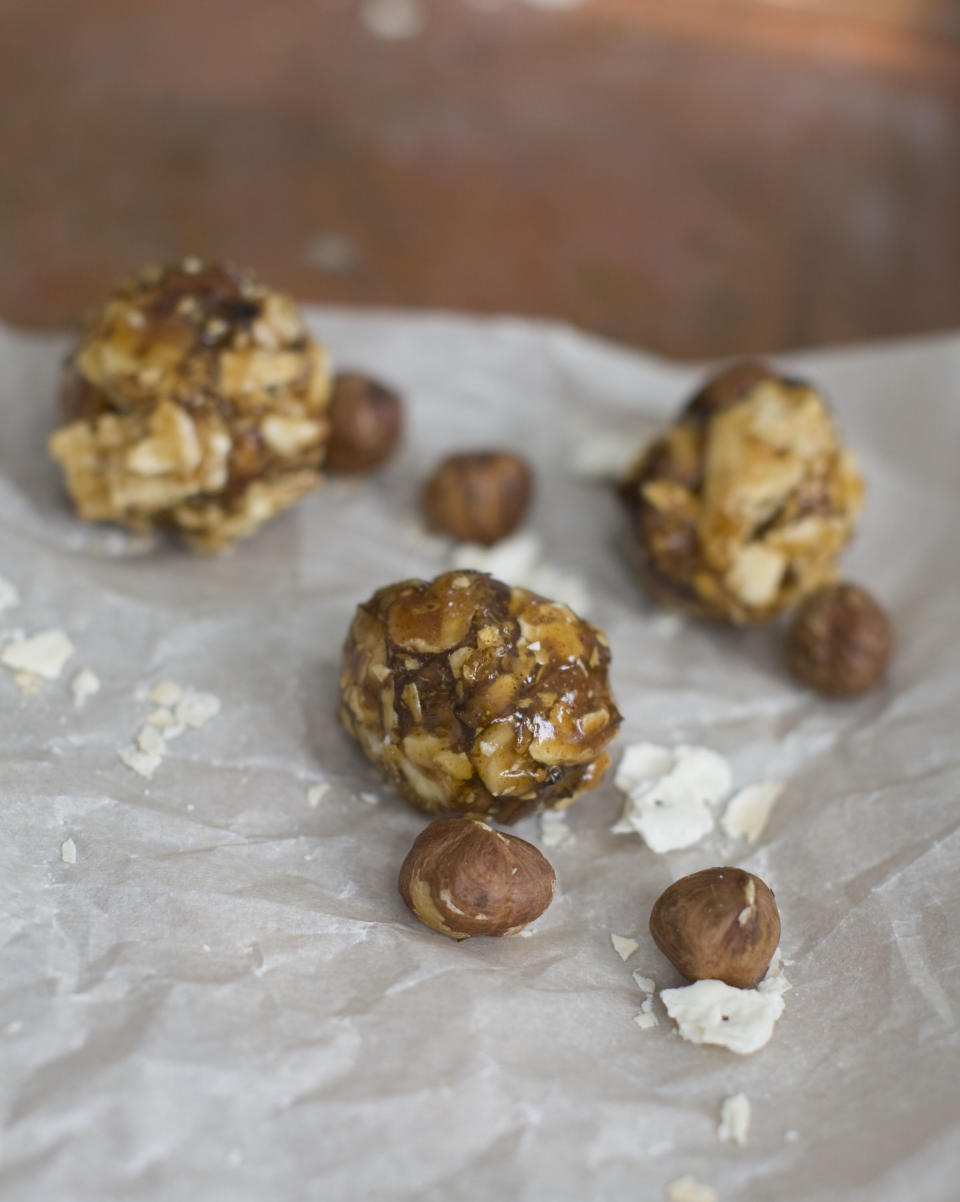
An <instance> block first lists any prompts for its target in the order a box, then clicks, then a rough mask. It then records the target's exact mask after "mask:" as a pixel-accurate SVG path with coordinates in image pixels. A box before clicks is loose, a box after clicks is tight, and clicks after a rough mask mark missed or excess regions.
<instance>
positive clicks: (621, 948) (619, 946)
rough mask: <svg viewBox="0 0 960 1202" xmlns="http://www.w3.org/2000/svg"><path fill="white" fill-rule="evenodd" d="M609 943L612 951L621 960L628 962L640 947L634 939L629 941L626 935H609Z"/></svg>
mask: <svg viewBox="0 0 960 1202" xmlns="http://www.w3.org/2000/svg"><path fill="white" fill-rule="evenodd" d="M610 942H611V943H612V944H613V950H614V951H615V952H616V953H617V955H618V956H619V957H620V959H621V960H629V959H630V957H631V956H632V955H633V953H634V952H635V951H636V950H637V948H638V947H639V946H640V944H639V943H638V942H637V940H636V939H631V938H630V937H629V936H627V935H614V934H611V935H610Z"/></svg>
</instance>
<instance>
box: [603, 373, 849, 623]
mask: <svg viewBox="0 0 960 1202" xmlns="http://www.w3.org/2000/svg"><path fill="white" fill-rule="evenodd" d="M620 492H621V496H622V498H623V500H624V502H625V504H626V506H627V509H628V511H629V514H630V518H631V532H632V547H633V551H634V552H635V558H636V561H637V566H638V570H639V573H640V577H641V580H642V581H643V583H644V584H645V585H646V587H647V588H648V590H649V591H650V592H651V593H652V594H653V596H654V597H656V598H657V599H658V600H660V601H662V602H663V603H665V604H667V605H671V606H674V607H677V608H680V609H682V610H684V611H685V612H687V613H689V614H691V615H693V616H696V617H704V618H713V619H718V620H720V621H726V622H734V623H737V624H746V623H750V622H758V621H763V620H765V619H767V618H770V617H772V616H773V615H774V614H776V613H779V612H780V611H782V610H784V609H786V608H788V607H790V606H791V605H793V604H795V603H796V602H797V601H798V600H799V599H800V598H802V597H804V596H805V595H806V594H808V593H809V592H811V591H812V590H814V589H816V588H819V587H820V586H821V585H822V584H824V583H826V582H828V581H830V580H832V579H833V577H834V574H835V571H836V560H837V556H838V554H839V552H840V550H841V549H842V548H843V546H844V545H845V544H846V543H847V541H848V540H849V538H850V536H851V534H852V533H853V529H854V526H855V523H856V520H857V517H858V516H859V513H860V509H861V506H862V500H863V480H862V478H861V476H860V473H859V472H858V470H857V467H856V463H855V461H854V458H853V456H852V455H851V453H850V452H849V451H848V450H846V449H845V448H844V447H843V445H842V444H841V443H840V440H839V438H838V435H837V431H836V428H835V426H834V423H833V419H832V417H831V415H830V411H829V409H828V408H827V405H826V403H825V401H824V399H823V397H822V396H821V395H820V394H819V393H818V392H817V391H816V390H815V389H814V388H812V387H811V386H810V385H809V384H806V383H804V382H803V381H798V380H788V379H784V378H781V377H779V376H777V375H776V374H775V373H774V372H773V371H771V370H770V369H769V368H765V367H764V366H763V365H762V364H757V363H745V364H738V365H736V366H735V367H733V368H730V369H728V370H727V371H726V372H723V373H721V375H719V376H717V377H715V378H714V379H713V380H711V381H709V382H708V383H707V384H706V385H705V386H704V387H703V388H702V389H701V390H700V391H699V392H698V393H697V394H696V395H695V396H694V397H693V399H692V400H691V401H690V402H689V404H688V405H687V406H686V408H685V409H684V410H683V412H682V413H681V414H680V417H679V418H678V419H677V421H676V422H674V423H673V425H671V426H670V427H668V429H667V430H666V431H664V433H663V434H662V435H661V436H660V438H658V439H657V440H656V441H655V442H654V443H653V444H652V445H651V446H650V447H649V448H648V449H647V450H646V451H645V452H644V454H643V455H642V456H641V457H640V459H639V460H638V462H637V463H636V465H635V466H634V468H633V469H632V470H631V472H630V473H629V474H628V477H627V479H626V480H625V481H624V483H623V484H622V486H621V489H620Z"/></svg>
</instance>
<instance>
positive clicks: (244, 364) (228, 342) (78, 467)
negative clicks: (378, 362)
mask: <svg viewBox="0 0 960 1202" xmlns="http://www.w3.org/2000/svg"><path fill="white" fill-rule="evenodd" d="M329 395H330V370H329V364H328V360H327V353H326V351H325V350H324V349H323V347H321V346H319V345H317V344H316V343H315V342H313V341H312V340H311V339H310V337H309V336H308V335H307V333H306V330H305V329H304V327H303V324H302V322H301V320H300V314H299V312H298V310H297V307H296V305H295V304H294V302H293V301H292V300H291V299H290V298H289V297H288V296H284V295H283V294H281V293H279V292H273V291H271V290H270V289H268V288H266V287H265V286H264V285H263V284H261V283H260V282H259V281H258V280H257V279H256V278H255V277H254V276H253V275H251V274H249V273H248V272H242V271H238V270H236V269H234V268H231V267H222V266H216V265H211V264H205V263H202V262H201V261H200V260H199V259H184V260H183V262H182V263H177V264H174V265H173V266H170V267H166V268H164V269H162V270H161V269H159V268H145V269H144V270H143V271H141V272H140V274H139V275H138V276H137V277H136V278H135V279H133V280H132V281H130V282H129V283H125V284H123V285H121V286H120V287H119V288H117V290H116V291H115V292H114V293H113V294H112V295H111V296H110V297H108V299H107V300H106V301H105V302H104V304H103V305H101V307H100V308H99V309H98V310H97V311H96V312H95V313H94V314H93V315H92V316H91V318H90V320H89V321H88V323H87V325H86V327H85V329H84V330H83V332H82V333H81V336H80V340H79V342H78V344H77V346H76V347H75V348H74V350H73V351H72V352H71V354H70V356H69V358H68V359H67V364H66V369H65V372H64V379H63V385H62V390H61V397H60V420H61V425H60V427H59V429H57V430H56V431H55V432H54V434H53V435H52V436H51V438H50V453H51V455H52V456H53V458H54V459H56V460H57V461H58V462H59V463H60V465H61V467H62V468H63V470H64V474H65V476H66V484H67V490H68V491H69V493H70V496H71V497H72V499H73V502H74V505H75V506H76V510H77V513H78V514H79V516H80V517H81V518H84V519H86V520H88V521H109V522H119V523H121V524H122V525H125V526H129V527H130V528H132V529H134V530H151V529H153V528H155V527H171V528H173V529H175V530H177V531H178V532H179V533H180V534H181V536H182V537H183V538H184V539H185V540H186V542H188V543H189V544H190V546H192V547H194V548H195V549H197V550H202V551H222V550H225V549H227V548H229V547H230V546H232V545H233V543H235V542H236V541H237V540H238V539H241V538H245V537H247V536H248V535H250V534H253V533H254V532H255V531H256V530H258V529H259V527H260V526H262V525H263V523H264V522H265V521H267V520H268V519H269V518H271V517H273V516H274V514H277V513H279V512H280V511H281V510H283V509H286V508H287V507H288V506H290V505H292V504H293V503H294V502H295V501H297V500H298V499H299V498H300V497H302V496H303V495H304V494H305V493H307V492H309V491H310V490H311V489H313V488H315V487H316V486H317V485H318V484H319V482H320V472H319V468H320V466H321V464H322V463H323V456H324V448H325V444H326V440H327V431H328V424H327V413H326V410H327V401H328V398H329Z"/></svg>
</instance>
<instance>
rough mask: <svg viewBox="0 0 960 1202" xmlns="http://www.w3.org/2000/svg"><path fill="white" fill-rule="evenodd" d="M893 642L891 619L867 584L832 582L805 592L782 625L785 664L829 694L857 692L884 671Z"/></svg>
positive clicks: (843, 695)
mask: <svg viewBox="0 0 960 1202" xmlns="http://www.w3.org/2000/svg"><path fill="white" fill-rule="evenodd" d="M892 645H893V632H892V629H891V626H890V619H889V618H888V617H887V615H886V613H885V612H884V610H883V609H882V608H881V606H880V605H879V604H878V603H877V602H876V601H875V600H874V599H873V597H871V596H870V594H869V593H868V592H867V590H866V589H864V588H861V587H860V586H859V585H856V584H834V585H828V586H827V588H822V589H820V590H818V591H817V592H816V593H814V594H813V595H812V596H811V597H808V598H807V599H806V600H805V601H804V602H803V604H802V605H801V606H800V608H799V609H798V610H797V612H796V613H795V614H794V616H793V619H792V621H791V623H790V626H789V628H788V630H787V635H786V640H785V642H784V653H785V656H786V661H787V667H788V668H789V669H790V671H791V672H792V673H793V675H794V676H795V677H796V678H797V679H798V680H800V681H802V682H803V683H804V684H805V685H809V687H810V688H812V689H817V690H818V692H821V693H825V694H826V695H827V696H828V697H856V696H858V695H859V694H860V693H865V692H866V691H867V689H871V688H873V686H874V685H875V684H876V683H877V682H878V681H879V680H880V678H881V677H882V676H883V673H884V670H885V669H886V666H887V661H888V659H889V658H890V648H891V646H892Z"/></svg>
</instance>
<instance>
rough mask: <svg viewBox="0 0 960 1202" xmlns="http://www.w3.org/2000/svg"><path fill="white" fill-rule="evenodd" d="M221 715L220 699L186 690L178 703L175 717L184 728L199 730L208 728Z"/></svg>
mask: <svg viewBox="0 0 960 1202" xmlns="http://www.w3.org/2000/svg"><path fill="white" fill-rule="evenodd" d="M219 713H220V698H219V697H217V696H215V695H214V694H213V693H197V692H195V691H194V690H193V689H186V690H185V691H184V694H183V696H182V697H181V698H180V700H179V701H178V702H177V706H176V709H175V710H174V717H175V718H176V720H177V721H178V722H182V723H183V724H184V726H192V727H193V728H194V729H198V728H199V727H201V726H206V724H207V723H208V722H210V721H211V720H212V719H213V718H215V717H216V716H217V714H219Z"/></svg>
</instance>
